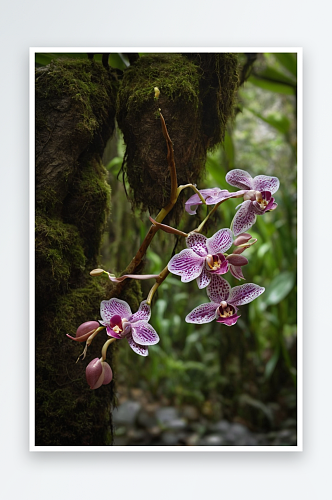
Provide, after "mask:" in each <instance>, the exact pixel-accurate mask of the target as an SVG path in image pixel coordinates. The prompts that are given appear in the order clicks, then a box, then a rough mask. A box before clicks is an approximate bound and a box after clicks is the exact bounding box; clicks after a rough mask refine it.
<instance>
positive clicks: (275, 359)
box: [264, 344, 280, 380]
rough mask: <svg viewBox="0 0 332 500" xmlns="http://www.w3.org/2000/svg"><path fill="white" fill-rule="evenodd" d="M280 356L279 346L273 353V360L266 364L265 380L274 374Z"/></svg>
mask: <svg viewBox="0 0 332 500" xmlns="http://www.w3.org/2000/svg"><path fill="white" fill-rule="evenodd" d="M279 356H280V346H279V344H278V345H277V348H276V350H275V351H274V353H273V356H271V358H270V359H269V360H268V362H267V363H266V366H265V372H264V378H265V380H268V379H269V378H270V377H271V375H272V373H273V372H274V369H275V367H276V365H277V362H278V359H279Z"/></svg>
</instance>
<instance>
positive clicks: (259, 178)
mask: <svg viewBox="0 0 332 500" xmlns="http://www.w3.org/2000/svg"><path fill="white" fill-rule="evenodd" d="M279 185H280V182H279V179H278V177H269V176H268V175H256V177H255V178H254V180H253V187H252V189H255V190H256V191H261V192H262V191H269V192H270V193H271V194H274V193H275V192H276V191H278V189H279Z"/></svg>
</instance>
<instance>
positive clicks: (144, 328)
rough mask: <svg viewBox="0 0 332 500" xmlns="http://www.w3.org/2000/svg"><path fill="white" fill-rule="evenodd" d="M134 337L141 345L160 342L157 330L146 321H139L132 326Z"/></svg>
mask: <svg viewBox="0 0 332 500" xmlns="http://www.w3.org/2000/svg"><path fill="white" fill-rule="evenodd" d="M131 332H132V337H133V339H134V341H135V342H136V343H137V344H139V345H154V344H157V343H158V342H159V335H158V334H157V332H156V330H155V329H154V328H153V327H152V326H151V325H149V323H147V322H146V321H137V322H136V323H135V324H134V325H132V328H131Z"/></svg>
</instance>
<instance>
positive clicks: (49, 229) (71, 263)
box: [35, 211, 86, 296]
mask: <svg viewBox="0 0 332 500" xmlns="http://www.w3.org/2000/svg"><path fill="white" fill-rule="evenodd" d="M82 244H83V242H82V239H81V237H80V234H79V232H78V230H77V228H76V227H75V226H74V225H72V224H65V223H64V222H62V221H61V220H59V219H52V218H50V217H47V216H45V215H43V214H42V213H41V212H40V211H38V212H37V215H36V247H35V249H36V292H37V296H40V295H43V294H44V293H45V291H46V289H47V287H49V282H50V281H51V282H52V290H51V293H50V292H49V293H48V294H47V295H48V296H50V295H52V294H54V293H55V292H56V291H59V290H62V291H64V290H65V289H66V287H67V284H68V281H69V279H70V276H71V275H72V274H73V273H75V272H82V271H83V270H84V269H85V263H86V257H85V255H84V251H83V248H82ZM45 287H46V288H45Z"/></svg>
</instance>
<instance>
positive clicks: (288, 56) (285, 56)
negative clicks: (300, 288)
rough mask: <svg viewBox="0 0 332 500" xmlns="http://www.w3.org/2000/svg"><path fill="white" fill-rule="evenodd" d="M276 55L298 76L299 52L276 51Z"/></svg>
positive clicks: (281, 62)
mask: <svg viewBox="0 0 332 500" xmlns="http://www.w3.org/2000/svg"><path fill="white" fill-rule="evenodd" d="M274 56H275V58H276V59H278V61H279V62H280V64H282V65H283V66H284V67H285V68H286V69H288V71H290V73H292V75H294V76H295V77H296V76H297V54H295V53H294V54H293V53H284V52H279V53H277V52H276V53H275V54H274Z"/></svg>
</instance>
